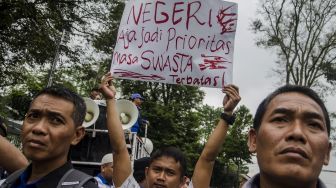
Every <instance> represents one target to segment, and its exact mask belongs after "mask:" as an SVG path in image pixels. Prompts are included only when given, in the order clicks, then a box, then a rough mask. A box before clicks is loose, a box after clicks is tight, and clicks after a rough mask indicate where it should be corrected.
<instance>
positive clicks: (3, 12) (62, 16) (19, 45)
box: [0, 0, 114, 88]
mask: <svg viewBox="0 0 336 188" xmlns="http://www.w3.org/2000/svg"><path fill="white" fill-rule="evenodd" d="M113 5H114V2H110V1H103V0H89V1H47V0H41V1H11V0H4V1H1V3H0V75H1V76H0V87H2V88H4V87H7V86H11V85H15V84H23V83H25V80H26V77H25V76H26V75H27V74H26V73H27V72H29V73H32V72H34V71H37V72H42V71H43V72H48V71H49V69H50V67H51V65H52V63H53V62H54V60H55V57H57V54H59V57H60V59H61V60H60V61H59V64H58V66H59V67H58V71H62V69H68V68H74V67H75V66H79V65H81V64H86V63H89V62H92V61H95V60H94V59H93V58H92V51H93V49H92V48H91V46H92V44H91V41H92V40H93V37H95V36H96V35H97V33H98V31H100V29H102V28H104V25H103V23H104V22H105V21H106V20H107V19H108V18H107V16H106V15H108V11H109V10H110V9H111V7H113ZM85 48H89V50H87V49H85ZM90 48H91V49H90ZM87 56H88V57H87ZM93 57H95V55H93ZM96 57H97V56H96ZM90 58H91V59H90ZM56 61H57V59H56ZM44 76H46V77H47V76H48V74H44ZM68 77H69V75H68Z"/></svg>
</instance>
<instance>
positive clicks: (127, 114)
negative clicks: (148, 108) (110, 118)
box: [116, 99, 139, 130]
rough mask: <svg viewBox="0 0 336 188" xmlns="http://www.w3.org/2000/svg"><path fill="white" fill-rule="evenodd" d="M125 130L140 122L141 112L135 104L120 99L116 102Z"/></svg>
mask: <svg viewBox="0 0 336 188" xmlns="http://www.w3.org/2000/svg"><path fill="white" fill-rule="evenodd" d="M116 106H117V111H118V114H119V117H120V121H121V124H122V128H123V130H126V129H129V128H131V127H132V126H133V125H134V123H135V122H136V121H137V120H138V116H139V111H138V109H137V107H136V106H135V104H134V103H133V102H131V101H129V100H125V99H120V100H117V102H116Z"/></svg>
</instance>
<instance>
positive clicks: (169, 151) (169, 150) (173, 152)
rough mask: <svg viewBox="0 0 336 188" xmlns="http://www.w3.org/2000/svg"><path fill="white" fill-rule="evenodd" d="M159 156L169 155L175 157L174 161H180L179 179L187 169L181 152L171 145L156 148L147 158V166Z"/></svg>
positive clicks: (185, 160)
mask: <svg viewBox="0 0 336 188" xmlns="http://www.w3.org/2000/svg"><path fill="white" fill-rule="evenodd" d="M160 157H171V158H173V159H175V161H176V162H179V163H180V171H181V176H180V178H181V180H182V178H183V177H184V175H185V174H186V171H187V159H186V157H185V156H184V154H183V153H182V151H181V150H180V149H178V148H177V147H173V146H168V147H164V148H160V149H157V150H156V151H155V152H153V153H152V154H151V157H150V160H149V166H150V165H151V164H152V163H153V162H154V161H155V160H157V159H158V158H160Z"/></svg>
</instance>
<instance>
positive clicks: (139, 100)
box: [134, 98, 143, 106]
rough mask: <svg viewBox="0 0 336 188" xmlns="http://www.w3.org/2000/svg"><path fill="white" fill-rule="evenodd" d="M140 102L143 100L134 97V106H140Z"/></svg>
mask: <svg viewBox="0 0 336 188" xmlns="http://www.w3.org/2000/svg"><path fill="white" fill-rule="evenodd" d="M142 102H143V100H141V99H139V98H136V99H134V104H135V105H136V106H141V104H142Z"/></svg>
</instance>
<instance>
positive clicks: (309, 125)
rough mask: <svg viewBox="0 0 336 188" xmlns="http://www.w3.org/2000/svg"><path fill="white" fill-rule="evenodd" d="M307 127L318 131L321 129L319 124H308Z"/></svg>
mask: <svg viewBox="0 0 336 188" xmlns="http://www.w3.org/2000/svg"><path fill="white" fill-rule="evenodd" d="M308 127H310V128H312V129H319V130H322V129H323V127H322V125H321V124H320V123H319V122H309V123H308Z"/></svg>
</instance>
